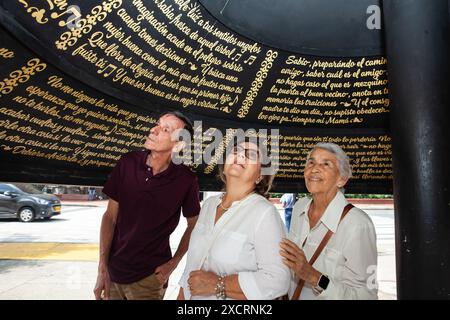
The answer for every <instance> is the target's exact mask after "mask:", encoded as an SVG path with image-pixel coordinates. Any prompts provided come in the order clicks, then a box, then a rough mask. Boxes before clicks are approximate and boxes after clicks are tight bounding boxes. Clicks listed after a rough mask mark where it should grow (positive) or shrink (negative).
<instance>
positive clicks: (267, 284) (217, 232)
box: [179, 193, 290, 300]
mask: <svg viewBox="0 0 450 320" xmlns="http://www.w3.org/2000/svg"><path fill="white" fill-rule="evenodd" d="M220 198H221V195H217V196H214V197H211V198H208V199H207V200H205V202H204V203H203V206H202V209H201V211H200V215H199V218H198V220H197V223H196V225H195V227H194V230H193V231H192V234H191V239H190V242H189V249H188V252H187V259H186V268H185V270H184V273H183V276H182V277H181V280H180V282H179V284H180V286H181V287H182V288H183V290H184V296H185V298H186V299H198V300H203V299H204V300H215V299H216V296H215V295H212V296H207V297H205V296H201V297H200V296H191V293H190V291H189V287H188V284H187V280H188V279H189V273H190V272H191V271H195V270H199V269H201V270H205V271H211V272H214V273H216V274H218V275H221V276H227V275H236V274H237V275H238V281H239V285H240V287H241V289H242V291H243V293H244V295H245V296H246V297H247V299H249V300H255V299H267V300H271V299H275V298H277V297H280V296H282V295H284V294H286V293H287V291H288V289H289V282H290V271H289V269H288V268H287V267H286V266H285V265H284V264H283V262H282V260H281V256H280V254H279V250H280V247H279V245H280V241H281V240H282V238H283V237H285V233H284V225H283V222H282V220H281V218H280V215H279V213H278V210H277V209H276V208H275V206H274V205H273V204H272V203H270V202H269V201H268V200H267V199H265V198H264V197H262V196H260V195H257V194H254V193H253V194H251V195H249V196H247V197H246V198H244V199H243V200H241V201H235V202H233V203H232V205H231V207H230V209H228V211H226V212H225V213H224V214H223V215H222V216H221V217H220V219H219V220H218V221H217V223H216V225H214V220H215V216H216V209H217V206H218V205H219V203H220V201H221V200H220ZM203 261H204V262H203Z"/></svg>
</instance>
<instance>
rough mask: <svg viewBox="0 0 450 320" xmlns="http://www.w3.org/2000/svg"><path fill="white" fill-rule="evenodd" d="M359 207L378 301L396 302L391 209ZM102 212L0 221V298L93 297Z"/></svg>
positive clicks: (66, 210) (72, 206) (90, 209)
mask: <svg viewBox="0 0 450 320" xmlns="http://www.w3.org/2000/svg"><path fill="white" fill-rule="evenodd" d="M358 206H359V207H361V208H363V209H364V210H365V211H366V212H367V213H368V214H369V215H370V217H371V218H372V220H373V222H374V224H375V227H376V231H377V236H378V239H377V245H378V259H379V260H378V282H379V298H380V299H396V284H395V247H394V212H393V209H392V207H390V206H388V205H382V206H367V205H366V206H364V205H358ZM105 208H106V202H105V201H95V202H63V208H62V214H61V215H60V216H57V217H54V218H52V219H51V220H49V221H36V222H33V223H20V222H17V221H15V220H13V219H0V299H3V300H22V299H42V300H47V299H58V300H60V299H62V300H89V299H93V298H94V295H93V293H92V290H93V287H94V284H95V280H96V276H97V274H96V273H97V263H98V238H99V230H100V222H101V216H102V214H103V212H104V211H105ZM279 211H280V215H281V217H282V218H283V210H282V209H280V210H279ZM185 227H186V224H185V220H184V219H181V222H180V225H179V226H178V228H177V229H176V230H175V232H174V233H173V235H172V237H171V247H172V250H173V251H175V250H176V247H177V244H178V243H179V241H180V238H181V236H182V234H183V231H184V228H185ZM183 268H184V260H183V261H181V263H180V265H179V266H178V268H177V269H176V270H175V271H174V273H173V274H172V277H171V280H170V282H169V287H168V289H167V291H166V296H165V299H169V300H171V299H176V296H177V294H178V285H177V282H178V280H179V278H180V277H181V274H182V272H183Z"/></svg>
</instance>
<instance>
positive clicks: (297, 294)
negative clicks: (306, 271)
mask: <svg viewBox="0 0 450 320" xmlns="http://www.w3.org/2000/svg"><path fill="white" fill-rule="evenodd" d="M352 208H353V205H352V204H351V203H349V204H348V205H346V206H345V208H344V210H343V211H342V214H341V219H340V220H339V224H340V223H341V221H342V220H343V219H344V218H345V216H346V215H347V213H348V212H349V211H350V210H351V209H352ZM332 236H333V231H331V230H328V232H327V233H326V234H325V236H324V237H323V239H322V241H321V242H320V244H319V246H318V247H317V249H316V251H315V252H314V254H313V256H312V258H311V260H309V261H308V263H309V264H310V265H311V266H312V265H313V264H314V262H316V260H317V258H318V257H319V255H320V253H321V252H322V250H323V248H325V246H326V245H327V243H328V241H329V240H330V238H331V237H332ZM304 285H305V280H299V281H298V284H297V288H295V291H294V294H293V295H292V298H291V300H298V298H299V297H300V294H301V293H302V289H303V286H304Z"/></svg>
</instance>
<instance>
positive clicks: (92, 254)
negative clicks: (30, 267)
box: [0, 242, 99, 261]
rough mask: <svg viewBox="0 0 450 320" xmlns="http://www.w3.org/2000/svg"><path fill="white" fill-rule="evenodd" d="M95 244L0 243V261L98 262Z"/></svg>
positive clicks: (97, 249) (96, 245) (97, 250)
mask: <svg viewBox="0 0 450 320" xmlns="http://www.w3.org/2000/svg"><path fill="white" fill-rule="evenodd" d="M98 252H99V246H98V244H95V243H56V242H39V243H37V242H35V243H16V242H15V243H12V242H11V243H0V260H61V261H98Z"/></svg>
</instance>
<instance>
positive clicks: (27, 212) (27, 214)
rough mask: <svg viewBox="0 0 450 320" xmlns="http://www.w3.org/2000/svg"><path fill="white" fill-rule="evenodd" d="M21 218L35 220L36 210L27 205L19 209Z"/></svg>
mask: <svg viewBox="0 0 450 320" xmlns="http://www.w3.org/2000/svg"><path fill="white" fill-rule="evenodd" d="M19 220H20V221H21V222H31V221H33V220H34V210H33V208H30V207H25V208H22V209H20V211H19Z"/></svg>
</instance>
